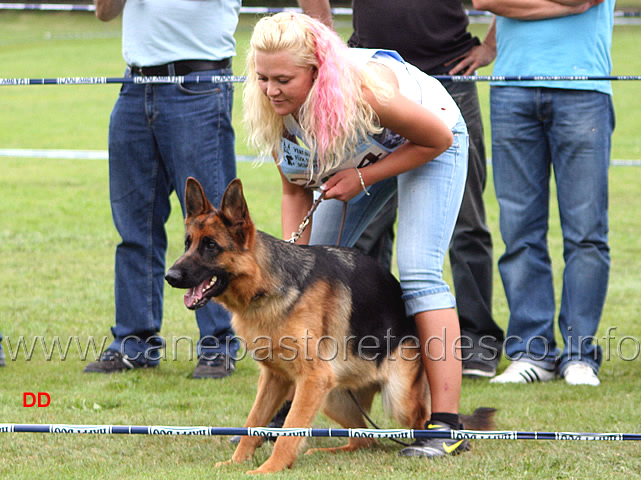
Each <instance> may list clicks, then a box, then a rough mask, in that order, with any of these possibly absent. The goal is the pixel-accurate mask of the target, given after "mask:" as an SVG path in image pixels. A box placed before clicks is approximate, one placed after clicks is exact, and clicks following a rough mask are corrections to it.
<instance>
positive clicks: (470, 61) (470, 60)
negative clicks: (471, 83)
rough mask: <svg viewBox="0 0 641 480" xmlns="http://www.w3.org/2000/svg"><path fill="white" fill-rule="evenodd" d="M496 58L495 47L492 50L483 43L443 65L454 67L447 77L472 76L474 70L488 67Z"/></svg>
mask: <svg viewBox="0 0 641 480" xmlns="http://www.w3.org/2000/svg"><path fill="white" fill-rule="evenodd" d="M495 58H496V47H494V48H492V47H491V46H489V45H488V44H486V43H485V42H483V43H482V44H480V45H477V46H476V47H472V48H471V49H470V50H468V51H467V52H465V53H464V54H463V55H461V56H459V57H456V58H455V59H454V60H450V61H449V62H447V63H446V64H445V65H446V66H449V65H452V64H454V63H455V62H458V63H456V65H454V67H453V68H452V69H451V70H450V71H449V72H448V74H449V75H473V74H474V72H476V70H478V69H479V68H481V67H484V66H486V65H489V64H490V63H492V62H493V61H494V59H495Z"/></svg>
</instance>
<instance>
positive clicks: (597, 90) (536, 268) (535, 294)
mask: <svg viewBox="0 0 641 480" xmlns="http://www.w3.org/2000/svg"><path fill="white" fill-rule="evenodd" d="M614 3H615V0H592V1H583V0H554V1H552V0H510V1H506V0H474V6H475V7H476V8H479V9H483V10H489V11H491V12H493V13H495V14H497V15H498V17H497V18H496V38H497V58H496V62H495V65H494V72H493V73H494V75H500V76H503V75H505V76H510V75H525V76H534V75H543V76H553V75H582V76H607V75H609V74H610V70H611V68H612V61H611V57H610V47H611V43H612V28H613V12H614ZM490 108H491V123H492V162H493V172H494V183H495V188H496V195H497V198H498V202H499V209H500V229H501V235H502V237H503V241H504V242H505V253H504V254H503V255H502V256H501V258H500V260H499V271H500V274H501V277H502V279H503V284H504V286H505V292H506V296H507V300H508V305H509V308H510V319H509V324H508V330H507V338H506V341H505V355H506V357H507V358H508V359H510V360H512V363H511V364H510V366H509V367H508V368H507V370H505V372H503V373H502V374H501V375H499V376H498V377H496V378H494V379H492V382H493V383H529V382H536V381H547V380H551V379H553V378H554V377H555V374H558V375H560V376H561V377H562V378H564V379H565V381H566V382H567V383H568V384H570V385H593V386H597V385H599V383H600V380H599V378H598V372H599V368H600V365H601V361H602V353H601V348H600V347H599V345H598V344H596V343H594V342H593V340H594V335H595V334H596V332H597V328H598V326H599V323H600V319H601V315H602V312H603V307H604V303H605V298H606V291H607V286H608V277H609V271H610V247H609V245H608V165H609V160H610V146H611V136H612V131H613V129H614V111H613V107H612V89H611V85H610V83H609V82H607V81H546V80H539V81H528V82H519V83H516V84H515V83H509V82H494V83H492V86H491V91H490ZM552 170H553V171H554V180H555V183H556V190H557V202H558V206H559V214H560V220H561V228H562V232H563V256H564V260H565V267H564V270H563V289H562V293H561V305H560V308H559V317H558V322H559V329H560V333H561V336H562V337H563V341H564V347H563V349H562V350H561V349H559V348H558V347H557V344H556V342H555V337H554V323H555V322H554V319H555V297H554V288H553V279H552V268H551V260H550V256H549V252H548V245H547V232H548V217H549V206H548V205H549V197H550V188H549V185H550V176H551V171H552Z"/></svg>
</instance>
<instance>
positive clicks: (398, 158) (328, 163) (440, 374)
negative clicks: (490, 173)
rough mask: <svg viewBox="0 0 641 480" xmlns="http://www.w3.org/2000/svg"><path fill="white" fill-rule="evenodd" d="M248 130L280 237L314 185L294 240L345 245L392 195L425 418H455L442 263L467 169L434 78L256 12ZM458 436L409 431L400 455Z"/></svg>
mask: <svg viewBox="0 0 641 480" xmlns="http://www.w3.org/2000/svg"><path fill="white" fill-rule="evenodd" d="M244 109H245V119H246V123H247V125H248V129H249V132H250V137H251V142H252V143H253V144H254V145H255V146H256V147H257V148H258V149H259V150H260V151H261V152H262V153H263V154H264V155H270V154H271V155H273V156H274V158H275V159H276V162H277V165H278V168H279V171H280V173H281V176H282V186H283V196H282V227H283V233H284V235H285V236H286V237H287V238H289V236H290V235H291V233H292V232H294V231H296V230H297V229H298V226H299V224H300V222H301V220H302V219H303V217H304V216H305V214H306V213H307V212H308V210H309V209H310V207H311V205H312V203H313V197H314V191H315V190H322V191H324V193H325V200H323V201H322V202H321V204H320V206H319V208H318V209H317V211H316V212H315V214H314V218H313V225H312V228H311V232H310V231H309V230H310V229H307V230H306V231H305V232H304V233H303V235H302V236H301V238H300V239H298V240H297V241H298V242H299V243H311V244H335V243H336V241H337V238H338V231H339V228H340V226H341V223H342V222H341V216H342V212H343V202H347V205H348V206H347V209H346V214H345V218H344V225H343V233H342V236H341V245H344V246H351V245H353V244H354V242H355V241H356V240H357V239H358V237H359V236H360V234H361V233H362V232H363V230H364V229H365V227H366V226H367V224H368V223H369V222H370V220H371V219H372V218H373V217H374V215H375V214H376V213H377V211H378V209H379V208H380V207H382V205H383V204H384V203H385V202H386V201H387V200H388V199H389V198H390V197H391V196H392V195H396V194H397V195H398V200H399V220H398V247H397V258H398V268H399V276H400V282H401V286H402V288H403V298H404V301H405V305H406V311H407V314H408V316H409V315H411V316H413V317H414V319H415V321H416V324H417V327H418V331H419V337H420V340H421V345H422V347H423V348H422V352H423V364H424V367H425V372H426V374H427V378H428V380H429V384H430V393H431V412H432V416H431V418H430V420H429V425H426V428H430V429H441V430H448V429H456V428H458V427H459V418H458V409H459V397H460V390H461V361H460V357H459V356H458V355H457V352H456V351H455V346H456V342H457V340H458V337H459V335H460V331H459V322H458V317H457V313H456V305H455V300H454V297H453V295H452V294H451V292H450V289H449V287H448V285H447V284H446V283H445V281H444V280H443V275H442V273H443V263H444V259H445V254H446V252H447V250H448V246H449V242H450V238H451V236H452V231H453V228H454V224H455V222H456V218H457V215H458V210H459V207H460V203H461V199H462V196H463V190H464V185H465V179H466V174H467V151H468V136H467V129H466V126H465V123H464V121H463V118H462V116H461V114H460V112H459V110H458V108H457V106H456V104H455V102H454V101H453V100H452V98H451V97H450V96H449V94H448V93H447V91H446V90H445V89H444V88H443V87H442V86H441V84H440V83H439V82H438V81H437V80H435V79H433V78H431V77H429V76H427V75H425V74H424V73H422V72H421V71H420V70H418V69H417V68H415V67H413V66H412V65H409V64H407V63H406V62H404V61H403V59H402V58H401V57H400V56H399V55H398V54H397V53H396V52H392V51H377V50H364V49H348V48H347V46H346V45H345V44H344V43H343V42H342V40H341V39H340V38H339V37H338V36H337V35H336V34H335V33H334V32H333V31H332V30H330V29H329V28H327V27H326V26H325V25H323V24H322V23H320V22H318V21H316V20H314V19H312V18H310V17H308V16H306V15H303V14H295V13H280V14H276V15H274V16H271V17H265V18H263V19H261V20H260V21H259V22H258V23H257V25H256V27H255V29H254V33H253V35H252V39H251V46H250V51H249V54H248V60H247V82H246V84H245V87H244ZM467 448H468V445H467V442H463V441H453V440H446V441H443V440H442V439H420V440H418V441H416V442H415V443H414V444H413V445H412V446H410V447H407V448H405V449H403V450H402V452H401V453H402V454H404V455H408V456H425V457H433V456H442V455H446V454H454V453H459V452H461V451H463V450H466V449H467Z"/></svg>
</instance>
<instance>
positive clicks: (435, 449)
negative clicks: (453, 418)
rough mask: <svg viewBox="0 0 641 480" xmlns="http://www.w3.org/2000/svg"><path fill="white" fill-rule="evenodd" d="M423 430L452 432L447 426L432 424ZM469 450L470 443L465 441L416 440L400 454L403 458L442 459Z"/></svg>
mask: <svg viewBox="0 0 641 480" xmlns="http://www.w3.org/2000/svg"><path fill="white" fill-rule="evenodd" d="M425 430H430V431H433V432H443V431H450V430H452V429H451V428H450V427H449V425H445V424H442V423H438V422H434V423H429V424H427V425H426V426H425ZM469 449H470V442H469V441H468V440H466V439H461V440H453V439H450V438H418V439H416V441H415V442H414V443H412V444H411V445H410V446H409V447H405V448H404V449H403V450H401V451H400V454H401V455H403V456H405V457H425V458H433V457H444V456H445V455H458V454H459V453H462V452H467V451H468V450H469Z"/></svg>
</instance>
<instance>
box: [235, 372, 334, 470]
mask: <svg viewBox="0 0 641 480" xmlns="http://www.w3.org/2000/svg"><path fill="white" fill-rule="evenodd" d="M333 386H334V376H333V374H332V372H331V371H329V369H327V368H325V369H323V371H320V372H311V373H310V374H309V375H306V376H305V377H304V378H300V379H299V380H298V381H297V382H296V393H295V394H294V399H293V400H292V406H291V408H290V410H289V413H288V414H287V418H286V419H285V424H284V425H283V427H284V428H295V427H310V426H311V424H312V421H313V420H314V417H315V416H316V413H317V412H318V410H320V407H321V404H322V402H323V399H324V398H325V396H326V395H327V392H328V391H329V390H331V389H332V388H333ZM302 440H303V438H302V437H297V436H281V437H278V438H277V439H276V443H275V444H274V451H273V452H272V455H271V456H270V457H269V458H268V459H267V461H266V462H265V463H263V464H262V465H261V466H260V467H259V468H258V469H257V470H253V471H251V472H247V473H271V472H278V471H280V470H283V469H285V468H288V467H291V466H292V465H293V464H294V461H295V460H296V456H297V455H298V447H299V446H300V443H301V441H302Z"/></svg>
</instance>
